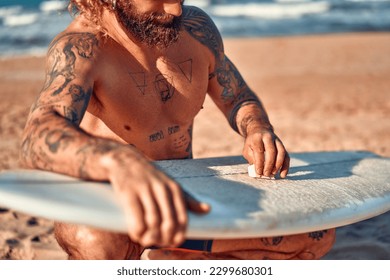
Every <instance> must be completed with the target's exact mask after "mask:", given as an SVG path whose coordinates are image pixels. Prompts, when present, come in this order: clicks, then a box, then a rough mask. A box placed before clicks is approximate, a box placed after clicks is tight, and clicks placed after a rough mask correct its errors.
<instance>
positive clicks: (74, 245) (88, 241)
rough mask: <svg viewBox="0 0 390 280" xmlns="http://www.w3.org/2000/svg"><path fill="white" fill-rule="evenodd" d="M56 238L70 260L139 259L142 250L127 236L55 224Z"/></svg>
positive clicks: (83, 227) (84, 227)
mask: <svg viewBox="0 0 390 280" xmlns="http://www.w3.org/2000/svg"><path fill="white" fill-rule="evenodd" d="M54 233H55V237H56V239H57V241H58V244H59V245H60V246H61V247H62V248H63V249H64V251H65V252H66V253H67V254H68V256H69V258H70V259H88V260H92V259H138V258H139V257H140V255H141V253H142V248H141V247H140V246H139V245H137V244H135V243H133V242H131V240H130V239H129V237H128V236H127V235H125V234H118V233H112V232H107V231H102V230H98V229H93V228H90V227H86V226H77V225H71V224H63V223H55V226H54Z"/></svg>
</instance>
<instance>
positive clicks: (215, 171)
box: [0, 151, 390, 239]
mask: <svg viewBox="0 0 390 280" xmlns="http://www.w3.org/2000/svg"><path fill="white" fill-rule="evenodd" d="M290 156H291V168H290V173H289V175H288V177H287V179H276V180H266V179H254V178H251V177H249V176H248V171H247V168H248V164H247V162H246V161H245V160H244V159H243V158H242V157H240V156H232V157H218V158H205V159H193V160H166V161H158V162H155V165H156V166H157V167H158V168H159V169H161V170H163V171H164V172H166V173H168V174H169V175H170V176H171V177H173V178H174V179H175V180H176V181H177V182H179V183H180V184H181V186H182V187H183V189H185V190H186V191H187V192H189V193H191V194H192V195H194V196H195V197H196V198H198V199H200V200H202V201H205V202H207V203H209V204H210V205H211V207H212V210H211V212H210V213H209V214H207V215H195V214H192V213H189V226H188V231H187V238H192V239H210V238H221V239H223V238H249V237H265V236H279V235H288V234H297V233H303V232H309V231H316V230H323V229H327V228H334V227H339V226H344V225H347V224H351V223H355V222H359V221H361V220H364V219H368V218H371V217H374V216H376V215H380V214H382V213H385V212H387V211H389V210H390V159H389V158H382V157H379V156H377V155H375V154H372V153H369V152H355V151H351V152H313V153H293V154H291V155H290ZM0 205H1V206H3V207H8V208H11V209H14V210H17V211H21V212H25V213H28V214H30V215H36V216H40V217H44V218H48V219H53V220H58V221H63V222H69V223H76V224H85V225H88V226H93V227H97V228H101V229H105V230H111V231H118V232H126V230H127V227H126V222H125V218H124V214H123V212H122V211H121V209H120V207H119V206H118V204H117V201H116V199H115V197H114V194H113V191H112V189H111V186H110V184H109V183H96V182H86V181H80V180H79V179H76V178H72V177H68V176H64V175H60V174H56V173H51V172H46V171H38V170H8V171H3V172H1V173H0Z"/></svg>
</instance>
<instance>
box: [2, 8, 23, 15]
mask: <svg viewBox="0 0 390 280" xmlns="http://www.w3.org/2000/svg"><path fill="white" fill-rule="evenodd" d="M22 10H23V7H22V6H11V7H3V8H0V18H4V17H7V16H10V15H15V14H18V13H20V12H21V11H22Z"/></svg>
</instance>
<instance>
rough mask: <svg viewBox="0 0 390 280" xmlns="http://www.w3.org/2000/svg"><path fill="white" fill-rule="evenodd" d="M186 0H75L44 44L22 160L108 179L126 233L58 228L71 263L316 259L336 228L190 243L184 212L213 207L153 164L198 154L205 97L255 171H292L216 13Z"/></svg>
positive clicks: (329, 243)
mask: <svg viewBox="0 0 390 280" xmlns="http://www.w3.org/2000/svg"><path fill="white" fill-rule="evenodd" d="M183 2H184V1H179V0H117V1H116V0H101V1H98V0H71V1H70V10H71V11H72V12H75V17H74V20H73V22H72V23H71V24H70V25H69V26H68V27H67V29H66V30H65V31H64V32H62V33H61V34H59V35H58V36H57V37H56V38H55V39H54V40H53V42H52V43H51V45H50V46H49V50H48V54H47V75H46V81H45V84H44V86H43V89H42V91H41V94H40V97H39V98H38V100H37V101H36V102H35V104H34V105H33V106H32V109H31V112H30V115H29V118H28V120H27V124H26V128H25V132H24V137H23V143H22V156H21V158H22V162H23V163H24V164H25V165H26V166H28V167H31V168H39V169H45V170H50V171H55V172H59V173H64V174H68V175H71V176H75V177H79V178H82V179H86V180H96V181H109V182H110V183H111V184H112V187H113V190H114V193H115V195H116V196H117V197H118V199H119V201H120V202H121V205H122V207H123V210H124V212H125V214H126V218H127V222H128V234H118V233H113V232H106V231H102V230H98V229H93V228H89V227H86V226H78V225H71V224H65V223H56V224H55V235H56V238H57V240H58V242H59V244H60V245H61V246H62V248H63V249H64V250H65V251H66V252H67V253H68V255H69V258H70V259H139V258H141V257H143V258H160V257H165V258H183V259H185V258H189V259H237V258H239V259H240V258H241V259H281V258H283V259H287V258H296V259H300V258H320V257H321V256H323V255H324V254H325V253H326V252H327V251H328V250H329V249H330V247H331V246H332V243H333V240H334V231H333V230H328V231H322V232H320V233H318V234H315V235H313V234H301V235H293V236H286V237H271V238H258V239H246V240H198V241H196V240H193V241H188V240H187V241H185V231H186V226H187V210H189V211H194V212H197V213H207V212H208V211H209V205H207V204H205V203H202V202H199V201H197V200H195V199H193V198H191V197H190V196H188V195H187V194H185V193H184V192H183V191H182V190H181V188H180V186H179V185H178V183H176V182H175V181H173V180H172V179H171V178H169V177H168V176H167V175H166V174H164V173H162V172H161V171H159V170H157V169H156V168H155V167H154V166H153V164H152V160H163V159H183V158H191V157H192V152H191V143H192V125H193V120H194V117H195V116H196V115H197V113H198V112H199V111H200V110H201V108H202V104H203V102H204V99H205V96H206V93H208V94H209V95H210V97H211V98H212V99H213V101H214V102H215V103H216V105H217V106H218V108H219V109H220V110H221V111H222V112H223V113H224V115H225V116H226V118H227V120H228V121H229V123H230V125H231V127H232V128H233V129H234V130H236V131H237V132H238V133H239V134H241V135H242V136H243V137H244V138H245V144H244V149H243V155H244V157H245V158H246V159H247V160H248V162H249V163H250V164H252V163H254V164H255V167H256V170H257V173H259V174H260V175H264V176H273V175H276V174H277V173H280V177H281V178H284V177H286V175H287V173H288V169H289V156H288V153H287V151H286V149H285V147H284V146H283V144H282V142H281V140H280V139H279V138H278V137H277V136H276V134H275V133H274V130H273V127H272V125H271V124H270V122H269V119H268V117H267V114H266V112H265V110H264V108H263V106H262V103H261V102H260V100H259V99H258V97H257V96H256V94H254V93H253V91H252V90H251V89H250V88H249V87H248V85H247V84H246V83H245V81H244V79H243V78H242V77H241V75H240V73H239V71H238V70H237V69H236V67H235V66H234V64H233V63H232V62H231V61H230V60H229V59H228V57H227V56H226V55H225V53H224V48H223V42H222V39H221V36H220V34H219V32H218V30H217V28H216V26H215V25H214V23H213V22H212V20H211V19H210V18H209V16H208V15H207V14H206V13H204V12H203V11H202V10H200V9H199V8H196V7H189V6H184V5H183ZM265 153H266V154H267V156H266V157H265ZM313 236H314V237H313ZM177 247H181V248H183V247H184V248H187V249H192V251H188V250H185V251H184V250H181V249H180V248H177ZM150 248H160V249H150Z"/></svg>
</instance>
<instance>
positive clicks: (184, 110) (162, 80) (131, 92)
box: [90, 51, 209, 142]
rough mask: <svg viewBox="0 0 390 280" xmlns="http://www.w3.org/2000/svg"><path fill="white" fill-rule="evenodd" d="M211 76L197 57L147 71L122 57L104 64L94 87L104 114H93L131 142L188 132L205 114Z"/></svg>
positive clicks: (164, 61)
mask: <svg viewBox="0 0 390 280" xmlns="http://www.w3.org/2000/svg"><path fill="white" fill-rule="evenodd" d="M208 75H209V61H208V59H207V57H205V56H202V55H201V53H200V52H196V51H195V52H194V51H193V52H185V51H183V52H182V53H180V54H179V55H173V56H170V57H163V58H161V59H158V60H156V61H155V63H151V64H146V65H145V64H144V63H141V62H140V61H139V60H137V59H135V58H134V57H132V56H123V57H121V56H117V57H115V59H112V60H110V61H109V63H106V64H105V67H104V70H103V71H102V76H101V77H100V78H99V82H98V83H97V84H96V87H95V97H96V100H98V102H97V103H99V108H98V109H97V110H95V112H93V111H94V110H93V108H92V110H90V111H91V113H92V114H93V115H94V116H96V117H97V118H99V119H100V120H102V121H103V122H104V124H105V125H106V126H107V127H108V128H109V129H110V130H111V131H112V132H113V133H115V134H116V135H118V136H120V137H121V138H122V139H124V140H125V141H126V142H134V141H135V142H137V141H136V139H137V138H145V139H146V138H149V139H150V136H151V135H156V137H161V134H162V133H160V134H159V132H161V131H165V130H167V131H165V135H169V134H170V133H174V132H175V131H176V130H177V129H179V128H180V129H186V130H187V129H188V127H189V126H190V125H191V124H192V121H193V119H194V117H195V116H196V115H197V113H198V112H199V111H200V110H201V108H202V105H203V102H204V99H205V95H206V92H207V87H208ZM152 140H153V139H152Z"/></svg>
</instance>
